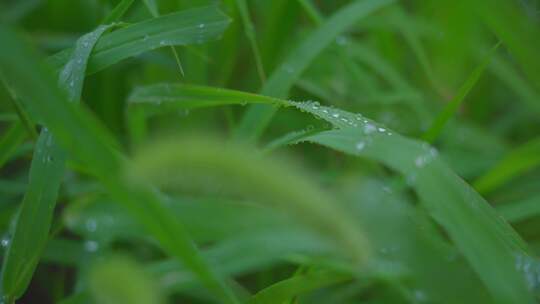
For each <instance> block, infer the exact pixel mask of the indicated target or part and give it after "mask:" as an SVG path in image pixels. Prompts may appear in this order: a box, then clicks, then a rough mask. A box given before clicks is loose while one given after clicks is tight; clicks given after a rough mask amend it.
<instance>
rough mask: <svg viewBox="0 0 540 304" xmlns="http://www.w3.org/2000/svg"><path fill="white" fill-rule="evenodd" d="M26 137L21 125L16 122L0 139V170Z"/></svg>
mask: <svg viewBox="0 0 540 304" xmlns="http://www.w3.org/2000/svg"><path fill="white" fill-rule="evenodd" d="M25 136H26V130H25V128H24V127H23V125H22V124H21V123H20V122H18V121H16V122H14V123H13V124H12V125H11V127H9V129H8V130H7V131H6V132H5V133H4V134H3V136H2V138H0V169H1V168H2V167H3V166H4V164H5V163H6V162H7V161H8V160H9V159H10V157H11V156H12V155H13V153H14V152H15V150H16V149H17V147H18V146H19V145H20V144H21V143H22V141H23V140H24V138H25Z"/></svg>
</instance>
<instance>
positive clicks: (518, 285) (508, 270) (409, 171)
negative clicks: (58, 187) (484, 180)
mask: <svg viewBox="0 0 540 304" xmlns="http://www.w3.org/2000/svg"><path fill="white" fill-rule="evenodd" d="M366 126H367V125H366ZM306 140H308V141H313V142H316V143H319V144H322V145H325V146H328V147H331V148H333V149H336V150H340V151H343V152H345V153H349V154H352V155H361V156H364V157H368V158H373V159H376V160H377V161H380V162H382V163H384V164H386V165H387V166H389V167H392V168H394V169H395V170H397V171H400V172H401V173H402V174H404V175H405V176H407V177H408V180H409V181H410V182H411V183H412V184H413V185H414V187H415V189H416V190H417V192H418V194H419V195H420V197H421V199H422V202H423V203H424V205H425V206H426V208H427V209H428V210H429V211H430V213H431V214H432V216H433V217H434V218H435V219H436V220H437V221H438V222H439V223H440V224H441V225H442V226H443V227H444V228H445V230H446V231H447V232H448V234H449V235H450V237H451V238H452V240H453V241H454V242H455V243H456V245H457V246H458V248H459V249H460V250H461V252H463V254H464V255H465V257H466V258H467V260H468V261H469V263H470V264H471V266H472V267H473V268H474V269H475V270H476V272H477V274H478V275H479V276H480V277H481V278H482V280H483V281H484V283H485V284H486V286H487V287H488V289H489V290H490V291H491V293H492V294H493V296H494V298H495V299H496V301H498V302H500V303H507V302H516V301H517V302H522V303H532V302H533V301H532V297H531V293H530V291H529V290H528V289H527V287H526V284H525V280H524V277H525V276H524V275H523V274H521V273H519V272H518V271H516V257H517V256H518V255H520V254H526V253H525V252H526V246H525V244H524V242H523V241H522V240H521V239H520V238H519V236H518V235H517V234H516V233H515V232H514V231H513V230H512V228H511V227H510V226H509V225H508V224H506V223H505V222H504V221H502V220H501V219H500V218H499V217H498V215H497V214H496V213H495V212H494V210H493V209H492V208H491V207H490V206H489V205H488V204H487V203H486V201H484V200H483V199H482V198H481V197H480V196H479V195H478V194H477V193H476V192H474V190H472V188H470V187H469V186H468V185H467V184H466V183H465V182H463V181H462V180H461V179H460V178H459V177H458V176H456V175H455V174H454V173H453V172H451V170H450V169H449V168H448V167H447V166H446V165H444V163H443V162H442V161H440V160H439V159H438V158H437V156H436V155H435V153H434V152H433V151H432V150H430V149H429V148H425V147H424V146H423V145H422V144H421V143H419V142H415V141H412V140H409V139H406V138H403V137H401V136H398V135H395V134H392V135H388V134H374V135H371V136H370V135H366V134H365V133H364V132H362V131H360V132H359V130H358V129H356V128H347V129H341V130H333V131H326V132H323V133H321V134H318V135H315V136H311V137H308V138H307V139H306ZM396 147H400V151H401V153H400V154H396V153H394V152H393V151H395V150H394V149H396ZM472 235H474V237H472ZM486 252H490V253H491V254H489V255H486V254H485V253H486ZM510 278H511V279H510ZM509 280H510V281H509ZM510 282H512V284H511V286H510V284H509V283H510Z"/></svg>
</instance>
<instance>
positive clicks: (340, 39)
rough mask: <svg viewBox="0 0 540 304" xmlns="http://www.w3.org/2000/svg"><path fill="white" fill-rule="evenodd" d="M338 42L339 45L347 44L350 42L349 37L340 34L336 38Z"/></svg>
mask: <svg viewBox="0 0 540 304" xmlns="http://www.w3.org/2000/svg"><path fill="white" fill-rule="evenodd" d="M336 43H337V44H338V45H341V46H344V45H347V44H348V43H349V41H348V39H347V37H345V36H339V37H337V38H336Z"/></svg>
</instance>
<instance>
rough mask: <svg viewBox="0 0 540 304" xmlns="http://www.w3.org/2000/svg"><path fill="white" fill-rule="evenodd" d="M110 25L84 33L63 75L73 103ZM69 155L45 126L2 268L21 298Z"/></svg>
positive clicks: (8, 291) (12, 292)
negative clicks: (100, 40)
mask: <svg viewBox="0 0 540 304" xmlns="http://www.w3.org/2000/svg"><path fill="white" fill-rule="evenodd" d="M109 28H110V26H100V27H98V28H97V29H96V30H95V31H93V32H91V33H89V34H86V35H84V36H82V37H81V38H80V39H79V40H78V41H77V44H76V46H75V50H74V52H73V54H72V57H71V58H70V60H69V61H68V63H67V64H66V66H65V67H64V69H63V70H62V72H61V73H60V76H59V86H60V87H61V88H62V89H63V90H64V91H65V92H66V95H67V97H68V98H69V100H70V101H72V102H77V101H79V99H80V98H81V93H82V86H83V82H84V75H85V70H86V64H87V61H88V58H89V56H90V53H91V52H92V48H93V47H94V45H95V44H96V42H97V41H98V39H99V37H101V35H102V34H103V33H104V32H105V31H106V30H107V29H109ZM65 160H66V154H65V152H64V150H63V149H62V148H60V147H59V146H58V145H57V144H56V142H55V140H54V137H53V135H52V134H51V133H50V132H49V131H48V130H47V129H44V130H42V131H41V134H40V136H39V139H38V141H37V143H36V148H35V152H34V155H33V159H32V164H31V166H30V180H29V184H28V190H27V192H26V194H25V196H24V199H23V201H22V204H21V209H20V212H19V214H18V216H17V220H16V222H15V226H14V231H13V240H12V241H11V243H10V246H9V248H8V251H7V253H6V256H5V260H4V265H3V268H2V282H3V283H2V284H3V285H2V292H3V293H4V294H5V295H6V296H7V297H8V299H16V298H18V297H20V296H21V295H22V294H23V293H24V291H25V290H26V287H27V286H28V284H29V283H30V279H31V278H32V275H33V273H34V269H35V267H36V266H37V264H38V261H39V258H40V255H41V252H42V251H43V248H44V247H45V244H46V242H47V239H48V236H49V228H50V226H51V222H52V217H53V212H54V207H55V205H56V199H57V197H58V190H59V188H60V184H61V182H62V178H63V176H64V167H65Z"/></svg>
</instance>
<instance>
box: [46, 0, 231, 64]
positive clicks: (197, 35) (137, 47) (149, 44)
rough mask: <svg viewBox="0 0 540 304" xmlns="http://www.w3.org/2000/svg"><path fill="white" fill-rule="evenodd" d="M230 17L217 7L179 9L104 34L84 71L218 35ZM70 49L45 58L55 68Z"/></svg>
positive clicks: (213, 37) (63, 60) (210, 38)
mask: <svg viewBox="0 0 540 304" xmlns="http://www.w3.org/2000/svg"><path fill="white" fill-rule="evenodd" d="M229 22H230V20H229V18H228V17H227V16H225V15H224V14H223V13H222V12H221V11H220V10H219V9H218V8H217V7H215V6H209V7H203V8H194V9H189V10H185V11H180V12H176V13H172V14H168V15H164V16H161V17H158V18H153V19H150V20H146V21H142V22H139V23H136V24H133V25H130V26H127V27H125V28H121V29H118V30H116V31H114V32H112V33H110V34H106V35H104V36H103V37H102V39H100V40H99V42H98V43H97V45H96V47H95V48H94V51H93V53H92V56H91V57H90V62H89V64H88V70H87V72H86V73H87V74H92V73H96V72H98V71H101V70H103V69H105V68H107V67H108V66H110V65H112V64H115V63H117V62H119V61H121V60H123V59H126V58H129V57H133V56H136V55H139V54H141V53H143V52H146V51H150V50H154V49H157V48H160V47H164V46H170V45H186V44H194V43H203V42H206V41H209V40H212V39H216V38H218V37H219V36H220V35H221V34H223V31H224V30H225V29H226V28H227V26H228V24H229ZM72 51H73V50H64V51H62V52H60V53H58V54H56V55H53V56H52V57H51V58H49V60H48V61H49V64H51V65H52V66H53V67H55V68H59V67H61V66H63V65H64V64H65V63H66V62H67V61H68V58H69V56H70V55H71V52H72Z"/></svg>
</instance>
